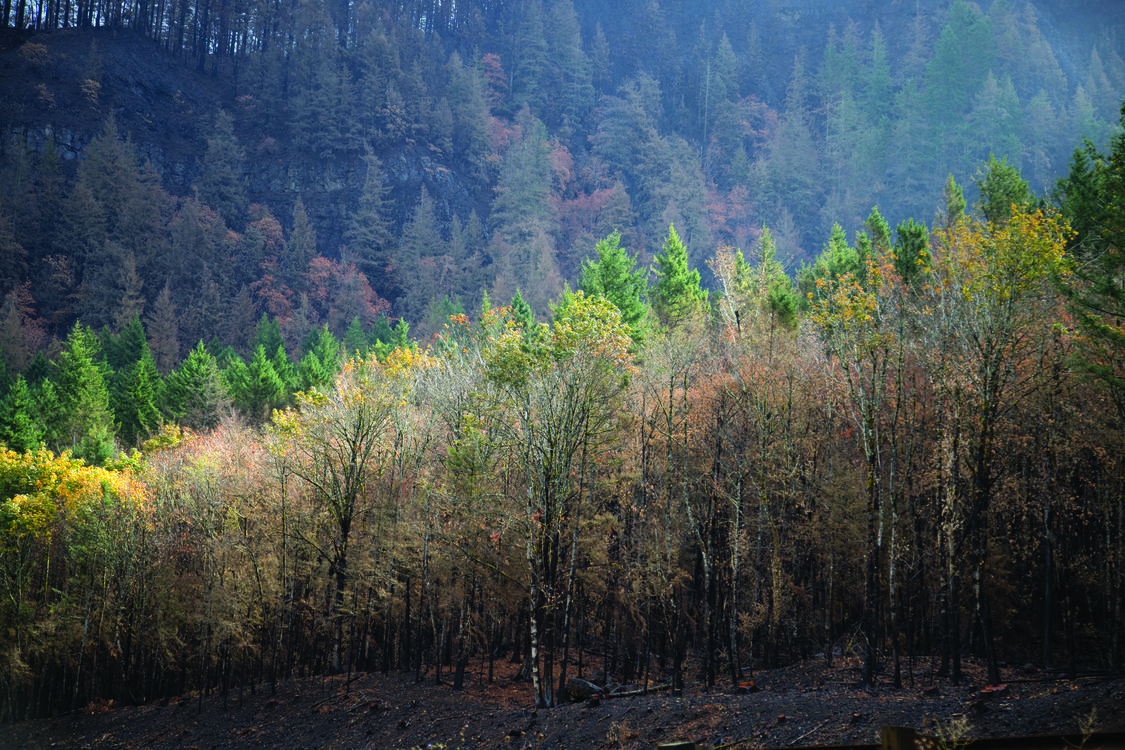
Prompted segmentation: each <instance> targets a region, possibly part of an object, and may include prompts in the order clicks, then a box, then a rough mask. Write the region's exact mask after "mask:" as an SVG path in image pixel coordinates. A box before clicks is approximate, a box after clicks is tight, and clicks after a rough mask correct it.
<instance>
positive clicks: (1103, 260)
mask: <svg viewBox="0 0 1125 750" xmlns="http://www.w3.org/2000/svg"><path fill="white" fill-rule="evenodd" d="M1120 125H1121V127H1120V128H1119V130H1118V132H1117V134H1116V135H1115V136H1114V137H1113V140H1112V141H1111V143H1110V151H1109V153H1108V154H1102V153H1099V152H1098V151H1097V150H1096V149H1095V148H1094V147H1093V146H1092V144H1090V143H1089V142H1088V141H1087V142H1086V143H1085V144H1084V146H1083V147H1082V148H1079V149H1078V150H1076V151H1075V153H1074V157H1073V158H1072V160H1071V166H1070V174H1069V175H1068V176H1067V177H1066V178H1064V179H1062V180H1060V181H1059V184H1058V187H1057V189H1056V200H1058V201H1059V202H1060V204H1061V206H1062V211H1063V215H1064V216H1065V217H1066V218H1068V219H1069V220H1070V221H1071V222H1072V223H1071V227H1072V228H1073V229H1074V233H1073V235H1071V236H1070V237H1069V241H1068V249H1070V250H1071V251H1072V252H1074V255H1075V256H1076V258H1077V260H1078V263H1077V264H1076V269H1075V273H1074V276H1073V277H1072V279H1071V280H1070V282H1069V283H1067V284H1065V285H1064V287H1063V288H1064V291H1065V292H1066V294H1067V296H1068V298H1069V299H1070V303H1071V308H1072V309H1073V310H1074V312H1075V313H1076V314H1077V317H1078V322H1079V325H1080V326H1081V328H1082V330H1083V332H1084V333H1085V334H1086V336H1085V342H1084V343H1085V346H1084V347H1083V350H1082V352H1081V355H1080V358H1079V361H1080V363H1081V365H1082V366H1083V367H1084V368H1085V369H1086V370H1087V371H1089V372H1090V373H1091V374H1093V375H1094V376H1095V377H1097V378H1098V379H1100V380H1101V381H1102V382H1104V383H1105V384H1106V385H1107V386H1108V387H1109V389H1110V393H1111V394H1112V397H1113V400H1114V403H1115V405H1116V407H1117V410H1118V413H1119V414H1121V415H1125V368H1123V365H1122V362H1125V324H1123V321H1125V288H1123V287H1122V277H1123V275H1125V103H1123V104H1122V107H1121V119H1120Z"/></svg>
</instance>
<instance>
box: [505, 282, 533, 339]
mask: <svg viewBox="0 0 1125 750" xmlns="http://www.w3.org/2000/svg"><path fill="white" fill-rule="evenodd" d="M508 306H509V307H510V308H511V309H512V320H514V321H515V322H516V325H517V326H518V327H519V329H520V330H521V331H523V336H524V338H525V339H535V338H537V337H538V335H539V323H538V321H536V320H535V311H534V310H532V309H531V305H529V304H527V301H526V300H525V299H524V298H523V295H522V294H520V290H519V289H516V293H515V294H513V295H512V301H511V302H509V303H508Z"/></svg>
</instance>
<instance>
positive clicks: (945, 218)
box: [939, 173, 966, 232]
mask: <svg viewBox="0 0 1125 750" xmlns="http://www.w3.org/2000/svg"><path fill="white" fill-rule="evenodd" d="M941 198H942V203H943V206H944V208H943V210H942V212H941V214H940V216H939V223H940V225H941V228H942V229H944V230H945V231H946V232H949V231H950V230H952V229H953V227H955V226H957V224H959V223H960V222H961V220H962V219H964V218H965V206H966V203H965V194H964V193H963V192H962V190H961V186H960V185H958V184H957V181H956V180H954V179H953V174H952V173H950V174H949V175H948V176H947V177H946V178H945V187H944V188H942V191H941Z"/></svg>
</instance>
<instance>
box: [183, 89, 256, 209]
mask: <svg viewBox="0 0 1125 750" xmlns="http://www.w3.org/2000/svg"><path fill="white" fill-rule="evenodd" d="M210 133H211V135H210V136H209V137H208V138H207V152H206V153H205V154H204V156H203V170H202V173H201V174H200V176H199V179H198V180H196V183H195V189H196V192H197V193H198V195H199V199H200V200H201V201H202V202H203V203H204V204H205V205H207V206H210V207H211V208H213V209H214V210H216V211H218V212H219V215H220V216H222V217H223V221H224V222H225V223H226V225H227V226H228V227H230V228H231V229H234V230H239V229H241V228H242V225H243V224H245V223H246V207H247V200H246V165H245V162H246V154H245V153H244V152H243V150H242V147H241V146H240V145H239V144H238V139H237V138H236V137H235V134H234V121H233V120H232V119H231V117H230V115H228V114H227V113H226V112H225V111H223V110H221V109H220V110H219V112H218V114H217V115H215V124H214V125H213V126H212V127H211V129H210Z"/></svg>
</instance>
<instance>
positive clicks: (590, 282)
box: [578, 231, 648, 344]
mask: <svg viewBox="0 0 1125 750" xmlns="http://www.w3.org/2000/svg"><path fill="white" fill-rule="evenodd" d="M594 252H595V253H596V254H597V257H596V258H594V259H591V258H587V259H586V262H585V264H584V265H583V267H582V275H581V277H580V278H579V281H578V288H579V289H581V290H582V291H583V292H585V293H586V295H587V296H591V297H592V296H594V295H601V296H603V297H605V298H606V299H608V300H609V301H610V302H612V303H613V304H614V305H616V306H617V309H618V310H620V311H621V320H622V322H623V323H625V325H627V326H628V327H629V334H630V336H632V338H633V342H634V343H636V344H640V343H641V342H642V341H643V340H644V322H645V318H647V317H648V304H647V303H646V300H645V297H646V295H647V292H648V272H647V270H638V269H637V259H636V258H635V257H634V256H631V255H629V254H628V253H627V252H626V251H625V249H624V248H622V247H621V233H620V232H617V231H614V232H613V234H611V235H609V236H608V237H606V238H605V239H603V240H601V241H599V242H598V244H597V245H596V246H595V247H594Z"/></svg>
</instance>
